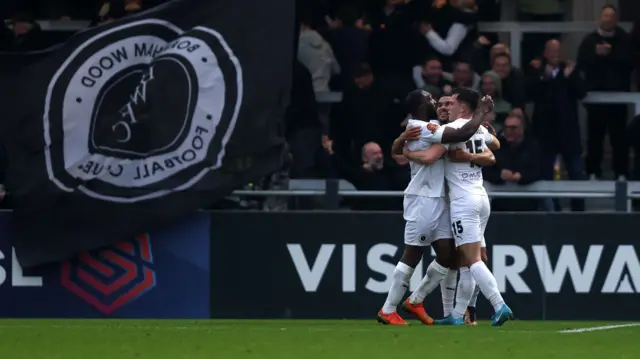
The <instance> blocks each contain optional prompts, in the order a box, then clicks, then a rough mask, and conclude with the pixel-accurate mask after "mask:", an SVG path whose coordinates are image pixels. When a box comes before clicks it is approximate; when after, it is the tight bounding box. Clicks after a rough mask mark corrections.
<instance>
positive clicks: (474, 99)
mask: <svg viewBox="0 0 640 359" xmlns="http://www.w3.org/2000/svg"><path fill="white" fill-rule="evenodd" d="M453 95H458V97H457V100H458V102H463V103H464V104H465V105H467V107H468V108H469V110H471V112H473V111H475V110H476V108H478V103H479V102H480V93H479V92H478V91H476V90H472V89H469V88H465V87H459V88H457V89H455V90H453Z"/></svg>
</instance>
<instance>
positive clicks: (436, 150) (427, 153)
mask: <svg viewBox="0 0 640 359" xmlns="http://www.w3.org/2000/svg"><path fill="white" fill-rule="evenodd" d="M445 152H447V147H445V146H444V145H440V144H434V145H431V147H429V148H428V149H426V150H418V151H410V150H409V148H408V147H405V148H404V150H403V154H404V156H405V157H406V158H407V159H408V160H409V161H413V162H418V163H422V164H424V165H430V164H433V163H435V162H436V161H437V160H438V159H439V158H440V157H442V156H443V155H444V153H445Z"/></svg>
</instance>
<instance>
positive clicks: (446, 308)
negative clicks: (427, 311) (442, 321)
mask: <svg viewBox="0 0 640 359" xmlns="http://www.w3.org/2000/svg"><path fill="white" fill-rule="evenodd" d="M453 246H454V252H453V260H452V264H451V265H450V266H449V271H448V272H447V275H445V276H444V278H443V279H442V282H440V293H441V294H442V313H443V314H444V316H443V318H446V317H448V316H449V314H451V312H453V306H454V304H455V300H456V286H457V284H458V268H459V266H460V265H459V263H460V254H459V253H458V250H457V249H455V241H454V242H453Z"/></svg>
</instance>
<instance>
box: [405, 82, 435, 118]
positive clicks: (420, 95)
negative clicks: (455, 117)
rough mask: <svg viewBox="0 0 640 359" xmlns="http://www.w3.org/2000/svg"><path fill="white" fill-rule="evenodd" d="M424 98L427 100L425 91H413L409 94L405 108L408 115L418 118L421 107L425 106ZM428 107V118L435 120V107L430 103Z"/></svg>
mask: <svg viewBox="0 0 640 359" xmlns="http://www.w3.org/2000/svg"><path fill="white" fill-rule="evenodd" d="M424 98H425V91H424V90H420V89H418V90H413V91H411V92H409V94H408V95H407V98H406V99H405V100H404V107H405V110H406V112H407V114H410V115H412V116H414V117H417V116H418V114H419V112H420V107H421V106H423V105H425V100H424ZM426 105H427V106H428V108H427V116H428V117H429V118H434V116H435V115H436V114H435V107H434V106H433V105H432V104H430V103H428V104H426Z"/></svg>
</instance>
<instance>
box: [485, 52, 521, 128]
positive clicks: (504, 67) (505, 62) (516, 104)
mask: <svg viewBox="0 0 640 359" xmlns="http://www.w3.org/2000/svg"><path fill="white" fill-rule="evenodd" d="M491 70H492V71H493V72H495V73H497V74H498V76H500V79H501V81H502V96H503V98H504V99H505V100H506V101H507V102H509V103H510V104H511V106H512V108H513V112H514V113H515V114H517V115H519V116H524V106H525V104H526V92H525V88H526V87H525V76H524V74H523V73H522V71H521V70H520V69H518V68H515V67H513V66H512V64H511V55H509V53H504V52H503V53H498V54H495V55H493V61H492V62H491Z"/></svg>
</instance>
